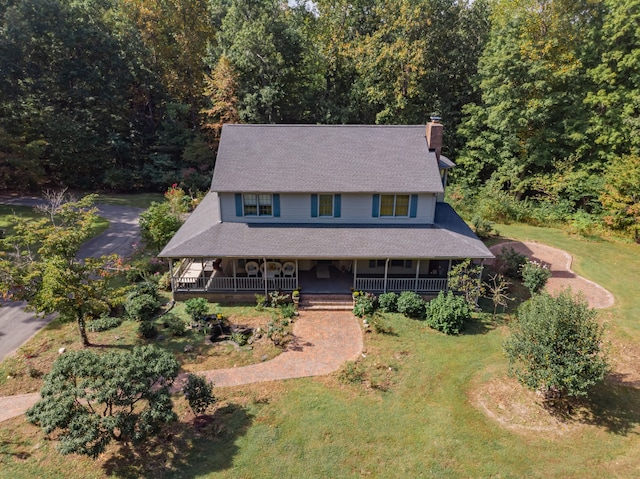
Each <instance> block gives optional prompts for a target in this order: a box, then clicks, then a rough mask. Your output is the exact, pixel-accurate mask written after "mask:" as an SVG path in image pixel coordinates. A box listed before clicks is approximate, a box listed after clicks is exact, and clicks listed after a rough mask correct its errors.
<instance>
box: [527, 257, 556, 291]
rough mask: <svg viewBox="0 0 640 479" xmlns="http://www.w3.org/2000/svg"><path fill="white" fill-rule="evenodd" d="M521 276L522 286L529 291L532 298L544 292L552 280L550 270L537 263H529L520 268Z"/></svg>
mask: <svg viewBox="0 0 640 479" xmlns="http://www.w3.org/2000/svg"><path fill="white" fill-rule="evenodd" d="M520 274H521V275H522V284H523V285H524V286H525V288H527V289H528V290H529V293H531V296H533V295H534V294H536V293H538V292H539V291H540V290H542V288H544V287H545V285H546V284H547V281H549V278H551V271H550V270H549V268H548V267H547V266H546V265H544V264H541V263H538V262H537V261H527V262H526V263H525V264H523V265H522V267H521V268H520Z"/></svg>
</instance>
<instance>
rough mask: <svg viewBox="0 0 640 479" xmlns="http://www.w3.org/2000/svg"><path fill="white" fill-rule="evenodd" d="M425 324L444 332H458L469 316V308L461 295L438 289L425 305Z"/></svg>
mask: <svg viewBox="0 0 640 479" xmlns="http://www.w3.org/2000/svg"><path fill="white" fill-rule="evenodd" d="M426 313H427V324H428V325H429V327H431V328H433V329H436V330H438V331H440V332H443V333H445V334H459V333H460V331H462V330H463V329H464V322H465V321H467V320H468V319H469V318H470V317H471V308H470V307H469V305H468V304H467V302H466V301H465V299H464V298H463V297H462V296H456V295H454V294H453V293H452V292H451V291H449V292H448V293H447V294H446V295H445V294H444V293H443V292H442V291H440V292H439V293H438V296H437V297H436V298H435V299H433V300H431V301H430V302H429V303H427V305H426Z"/></svg>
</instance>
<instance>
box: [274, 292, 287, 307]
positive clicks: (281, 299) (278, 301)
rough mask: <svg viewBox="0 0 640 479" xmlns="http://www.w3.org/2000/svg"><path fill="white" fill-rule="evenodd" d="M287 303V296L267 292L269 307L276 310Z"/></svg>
mask: <svg viewBox="0 0 640 479" xmlns="http://www.w3.org/2000/svg"><path fill="white" fill-rule="evenodd" d="M288 302H289V296H287V295H286V294H282V293H280V291H271V292H269V306H271V307H272V308H278V307H280V306H282V305H283V304H287V303H288Z"/></svg>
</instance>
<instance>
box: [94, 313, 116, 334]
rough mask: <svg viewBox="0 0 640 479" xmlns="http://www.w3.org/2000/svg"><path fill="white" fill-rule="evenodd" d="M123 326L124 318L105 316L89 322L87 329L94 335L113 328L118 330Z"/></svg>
mask: <svg viewBox="0 0 640 479" xmlns="http://www.w3.org/2000/svg"><path fill="white" fill-rule="evenodd" d="M121 324H122V318H116V317H113V316H109V315H107V314H103V315H102V316H100V317H99V318H98V319H94V320H93V321H91V322H89V324H88V325H87V329H88V330H89V331H92V332H94V333H99V332H101V331H108V330H110V329H113V328H117V327H118V326H120V325H121Z"/></svg>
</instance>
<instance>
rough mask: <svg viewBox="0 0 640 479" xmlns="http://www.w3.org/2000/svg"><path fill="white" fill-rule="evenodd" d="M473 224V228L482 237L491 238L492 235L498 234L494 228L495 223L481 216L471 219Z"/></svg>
mask: <svg viewBox="0 0 640 479" xmlns="http://www.w3.org/2000/svg"><path fill="white" fill-rule="evenodd" d="M471 224H472V226H473V230H474V231H475V233H476V235H477V236H478V238H480V239H487V238H491V236H493V235H494V234H496V232H495V230H494V228H493V223H492V222H491V221H489V220H487V219H484V218H483V217H481V216H474V217H473V219H472V220H471Z"/></svg>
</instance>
